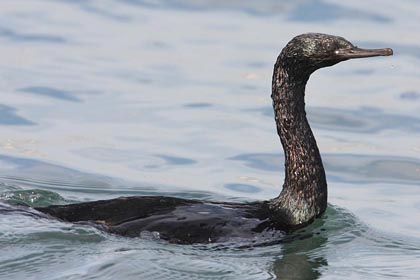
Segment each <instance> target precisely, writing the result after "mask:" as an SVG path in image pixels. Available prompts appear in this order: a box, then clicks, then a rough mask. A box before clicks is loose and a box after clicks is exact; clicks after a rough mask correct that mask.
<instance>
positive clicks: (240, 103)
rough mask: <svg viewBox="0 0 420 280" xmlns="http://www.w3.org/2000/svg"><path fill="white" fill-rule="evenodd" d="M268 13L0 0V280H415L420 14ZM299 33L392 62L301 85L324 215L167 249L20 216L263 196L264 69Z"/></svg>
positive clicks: (277, 170) (397, 4) (406, 5)
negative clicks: (323, 182) (255, 235)
mask: <svg viewBox="0 0 420 280" xmlns="http://www.w3.org/2000/svg"><path fill="white" fill-rule="evenodd" d="M283 2H284V1H280V2H279V1H270V0H268V1H191V0H180V1H165V0H158V1H155V2H153V1H142V0H123V1H113V0H107V1H64V0H63V1H45V0H41V1H37V2H36V3H35V2H29V1H28V2H25V5H23V4H22V3H19V2H17V1H3V2H1V3H0V10H1V15H2V16H1V17H0V52H1V60H0V71H1V75H0V88H1V92H0V96H1V100H0V130H1V133H0V248H2V252H3V253H2V254H1V256H0V278H2V279H117V278H118V279H319V278H321V279H391V278H392V279H393V278H397V277H398V278H402V279H418V275H420V238H419V237H418V236H419V235H420V225H419V223H417V222H416V221H418V220H420V183H419V182H420V156H419V155H420V142H419V141H418V139H419V136H420V135H419V134H420V116H419V114H418V112H419V110H420V92H419V88H420V80H419V79H418V77H419V75H420V69H419V67H418V60H419V59H420V43H419V41H420V37H419V35H418V32H417V31H418V30H417V29H418V18H419V17H420V8H419V7H418V3H417V2H416V1H410V0H404V1H389V0H388V1H380V2H379V1H373V2H374V3H370V2H369V3H368V2H366V1H360V0H357V1H352V2H351V3H350V2H348V3H343V1H338V0H301V1H292V2H290V3H289V2H287V1H286V2H287V3H286V2H285V3H283ZM373 7H374V8H373ZM304 32H322V33H329V34H335V35H339V36H343V37H345V38H346V39H348V40H350V41H352V42H353V43H354V44H355V45H358V46H360V47H367V48H369V47H372V48H376V47H391V48H393V49H394V56H393V57H386V58H384V57H381V58H371V59H369V60H355V61H349V62H345V63H342V64H339V65H337V66H334V67H332V68H327V69H322V70H320V71H318V72H316V73H315V74H314V75H313V76H312V78H311V79H310V81H309V84H308V86H307V96H306V104H307V107H308V108H307V113H308V118H309V121H310V123H311V125H312V128H313V130H314V134H315V136H316V138H317V143H318V145H319V148H320V151H321V154H322V157H323V160H324V165H325V168H326V172H327V176H328V185H329V202H330V204H329V208H328V209H327V212H326V214H325V215H324V216H323V217H322V218H320V219H318V220H316V221H315V222H314V223H313V224H312V225H310V226H308V227H307V228H305V229H302V230H300V231H298V232H296V233H293V234H292V236H291V237H290V238H289V239H288V241H284V242H281V243H279V244H271V245H267V246H257V247H250V246H247V244H243V243H242V242H241V241H240V240H236V241H235V242H231V243H226V244H225V243H223V244H210V245H174V244H168V243H166V242H164V241H163V240H160V239H159V238H158V235H157V234H149V235H147V234H146V235H144V236H142V237H141V238H122V237H118V236H113V235H110V234H106V233H103V232H101V231H99V230H97V229H95V228H93V227H91V226H89V225H84V224H69V223H64V222H61V221H57V220H51V219H46V218H45V217H44V216H42V215H41V216H40V214H39V213H37V212H36V211H35V210H31V211H29V212H28V210H27V208H25V206H21V205H24V204H26V205H30V206H45V205H50V204H65V203H72V202H81V201H89V200H98V199H108V198H114V197H119V196H130V195H171V196H178V197H183V198H197V199H207V200H229V201H252V200H258V199H269V198H272V197H275V196H277V195H278V193H279V191H280V189H281V185H282V180H283V176H284V171H283V168H284V162H283V154H282V149H281V146H280V143H279V140H278V136H277V134H276V128H275V124H274V118H273V112H272V108H271V99H270V94H271V75H272V70H273V69H272V68H273V64H274V62H275V59H276V57H277V55H278V53H279V52H280V50H281V49H282V48H283V46H284V45H285V44H286V43H287V42H288V41H289V40H290V39H291V38H292V37H293V36H295V35H297V34H300V33H304ZM6 202H7V203H6ZM11 205H13V206H11ZM248 245H249V244H248Z"/></svg>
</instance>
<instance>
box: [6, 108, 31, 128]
mask: <svg viewBox="0 0 420 280" xmlns="http://www.w3.org/2000/svg"><path fill="white" fill-rule="evenodd" d="M15 111H16V109H15V108H13V107H10V106H6V105H3V104H0V124H2V125H35V123H33V122H31V121H30V120H27V119H25V118H23V117H20V116H18V115H17V114H16V113H15Z"/></svg>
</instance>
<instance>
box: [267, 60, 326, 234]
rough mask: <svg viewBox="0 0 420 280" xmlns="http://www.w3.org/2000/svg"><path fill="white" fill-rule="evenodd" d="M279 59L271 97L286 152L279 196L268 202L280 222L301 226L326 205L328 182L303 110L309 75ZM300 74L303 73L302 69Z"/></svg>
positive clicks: (317, 214) (321, 211)
mask: <svg viewBox="0 0 420 280" xmlns="http://www.w3.org/2000/svg"><path fill="white" fill-rule="evenodd" d="M292 73H293V72H291V71H288V70H286V69H285V68H283V67H282V66H281V63H280V62H279V61H278V62H277V63H276V65H275V68H274V74H273V84H272V95H271V97H272V99H273V107H274V112H275V119H276V124H277V132H278V134H279V136H280V140H281V143H282V145H283V150H284V154H285V169H286V170H285V180H284V185H283V190H282V192H281V193H280V195H279V196H278V197H277V198H275V199H273V200H271V201H270V206H271V207H272V209H273V210H275V211H278V213H280V214H281V216H283V217H282V219H286V221H282V222H281V223H286V224H287V225H289V226H296V227H298V226H300V225H305V224H307V223H309V222H311V221H312V220H313V219H314V218H315V217H317V216H319V215H321V214H322V213H323V212H324V211H325V209H326V207H327V181H326V178H325V171H324V167H323V165H322V160H321V155H320V154H319V150H318V146H317V144H316V141H315V138H314V135H313V134H312V131H311V128H310V126H309V123H308V120H307V118H306V112H305V100H304V98H305V87H306V82H307V81H308V79H309V74H301V75H296V74H292ZM301 73H302V72H301Z"/></svg>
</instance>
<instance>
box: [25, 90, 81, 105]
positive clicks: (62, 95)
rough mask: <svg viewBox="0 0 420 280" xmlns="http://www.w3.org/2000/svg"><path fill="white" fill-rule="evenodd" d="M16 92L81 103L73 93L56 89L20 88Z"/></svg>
mask: <svg viewBox="0 0 420 280" xmlns="http://www.w3.org/2000/svg"><path fill="white" fill-rule="evenodd" d="M18 90H19V91H23V92H28V93H32V94H36V95H41V96H47V97H52V98H57V99H60V100H64V101H71V102H81V100H80V99H79V98H77V97H76V96H75V95H74V94H73V93H71V92H69V91H65V90H62V89H57V88H51V87H40V86H32V87H25V88H21V89H18Z"/></svg>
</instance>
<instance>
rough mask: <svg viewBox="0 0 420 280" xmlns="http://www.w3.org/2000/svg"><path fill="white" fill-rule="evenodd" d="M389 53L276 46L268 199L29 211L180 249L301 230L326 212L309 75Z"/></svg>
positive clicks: (344, 45) (137, 201)
mask: <svg viewBox="0 0 420 280" xmlns="http://www.w3.org/2000/svg"><path fill="white" fill-rule="evenodd" d="M392 53H393V51H392V49H389V48H385V49H360V48H358V47H356V46H354V45H353V44H352V43H350V42H349V41H347V40H345V39H344V38H342V37H338V36H332V35H326V34H320V33H307V34H302V35H299V36H296V37H294V38H293V39H292V40H291V41H290V42H289V43H288V44H287V45H286V46H285V47H284V48H283V50H282V51H281V53H280V55H279V56H278V58H277V61H276V63H275V65H274V73H273V80H272V95H271V97H272V99H273V107H274V112H275V120H276V125H277V133H278V134H279V136H280V140H281V144H282V145H283V149H284V154H285V169H286V170H285V174H286V175H285V180H284V184H283V189H282V191H281V193H280V195H279V196H278V197H276V198H273V199H270V200H267V201H259V202H252V203H229V202H227V203H225V202H220V203H219V202H209V201H199V200H189V199H182V198H174V197H164V196H134V197H120V198H116V199H110V200H100V201H93V202H84V203H77V204H70V205H53V206H48V207H40V208H36V209H37V210H38V211H41V212H43V213H46V214H49V215H50V216H53V217H56V218H59V219H61V220H64V221H68V222H88V223H91V224H93V225H95V226H97V227H99V228H101V229H103V230H105V231H107V232H111V233H115V234H119V235H123V236H129V237H136V236H140V235H141V234H142V233H147V232H149V233H150V232H151V233H153V234H154V235H158V236H159V237H160V238H161V239H164V240H168V241H169V242H173V243H181V244H191V243H208V242H222V241H227V240H233V239H235V238H240V239H243V238H245V239H255V238H257V239H258V238H260V237H261V236H266V235H270V236H271V235H273V234H274V235H275V234H277V233H279V234H282V233H284V232H285V231H290V230H294V229H297V228H301V227H303V226H305V225H308V224H309V223H311V222H312V221H313V220H314V219H315V218H317V217H319V216H320V215H322V214H323V213H324V211H325V209H326V207H327V181H326V178H325V171H324V167H323V165H322V160H321V156H320V154H319V151H318V147H317V144H316V141H315V138H314V135H313V134H312V131H311V128H310V126H309V123H308V120H307V118H306V113H305V101H304V97H305V86H306V83H307V81H308V79H309V76H310V75H311V74H312V73H313V72H314V71H316V70H317V69H320V68H323V67H328V66H332V65H334V64H337V63H339V62H341V61H345V60H348V59H352V58H363V57H372V56H388V55H392Z"/></svg>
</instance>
